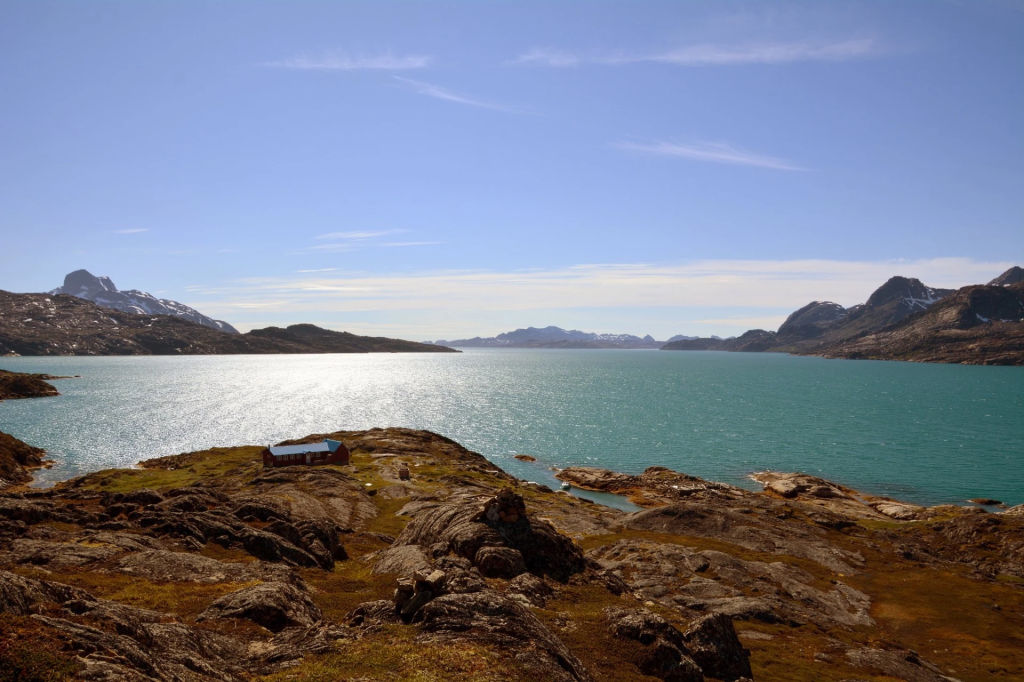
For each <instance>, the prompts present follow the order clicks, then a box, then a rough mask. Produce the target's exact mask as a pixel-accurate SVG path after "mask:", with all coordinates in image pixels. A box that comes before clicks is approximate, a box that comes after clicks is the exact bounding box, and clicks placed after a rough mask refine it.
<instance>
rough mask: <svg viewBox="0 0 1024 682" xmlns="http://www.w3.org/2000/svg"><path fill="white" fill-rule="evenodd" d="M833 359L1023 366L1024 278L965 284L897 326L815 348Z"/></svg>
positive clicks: (817, 352) (817, 353) (819, 352)
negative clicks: (1015, 281)
mask: <svg viewBox="0 0 1024 682" xmlns="http://www.w3.org/2000/svg"><path fill="white" fill-rule="evenodd" d="M814 353H815V354H816V355H823V356H825V357H833V358H870V359H876V360H914V361H917V362H956V363H964V364H972V365H1024V281H1021V282H1017V283H1015V284H1010V285H988V286H986V285H978V286H972V287H964V288H963V289H960V290H958V291H957V292H956V293H954V294H952V295H951V296H947V297H946V298H944V299H943V300H942V301H940V302H938V303H936V304H935V305H933V306H931V307H930V308H928V309H927V310H926V311H923V312H921V313H919V314H917V315H914V316H913V317H910V318H908V319H906V320H904V321H903V322H901V323H900V324H896V325H892V326H890V327H887V328H884V329H882V330H881V331H878V332H874V333H868V334H864V335H862V336H859V337H856V338H854V339H850V340H847V341H843V342H840V343H835V344H827V345H825V346H823V347H822V348H820V349H817V350H815V351H814Z"/></svg>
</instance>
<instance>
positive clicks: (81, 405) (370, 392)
mask: <svg viewBox="0 0 1024 682" xmlns="http://www.w3.org/2000/svg"><path fill="white" fill-rule="evenodd" d="M0 366H2V367H4V368H5V369H10V370H14V371H21V372H47V373H50V374H59V375H66V374H72V375H73V374H79V375H81V378H79V379H68V380H62V381H58V382H56V383H55V385H56V386H57V388H58V389H59V390H60V392H61V394H62V395H61V396H60V397H57V398H46V399H35V400H17V401H7V402H5V403H2V404H0V430H3V431H7V432H9V433H12V434H14V435H15V436H17V437H19V438H21V439H22V440H25V441H27V442H29V443H32V444H34V445H38V446H41V447H44V448H46V449H47V450H48V451H49V453H50V456H51V457H52V458H53V459H54V460H56V462H57V465H56V466H55V467H54V468H53V469H51V470H49V471H44V472H42V473H41V474H40V476H39V480H41V481H43V482H47V481H54V480H60V479H63V478H68V477H70V476H74V475H77V474H80V473H84V472H88V471H94V470H97V469H102V468H108V467H116V466H130V465H132V464H134V463H135V462H138V461H139V460H141V459H145V458H149V457H156V456H160V455H167V454H174V453H179V452H187V451H191V450H198V449H203V448H208V447H212V446H229V445H239V444H269V443H274V442H277V441H280V440H283V439H287V438H296V437H300V436H304V435H307V434H310V433H323V432H329V431H335V430H339V429H365V428H370V427H374V426H406V427H411V428H423V429H430V430H432V431H436V432H438V433H441V434H443V435H445V436H448V437H450V438H453V439H455V440H457V441H459V442H460V443H462V444H464V445H465V446H467V447H469V448H471V449H473V450H476V451H478V452H480V453H482V454H484V455H486V456H487V457H488V458H490V459H491V460H492V461H493V462H495V463H496V464H498V465H499V466H501V467H502V468H504V469H506V470H507V471H509V472H510V473H513V474H515V475H517V476H519V477H522V478H525V479H528V480H535V481H542V482H545V483H549V484H551V483H553V482H554V480H553V478H552V475H551V471H550V467H552V466H557V467H565V466H571V465H588V466H600V467H606V468H610V469H615V470H618V471H624V472H631V473H635V472H640V471H642V470H643V469H644V468H646V467H648V466H652V465H662V466H667V467H671V468H673V469H676V470H679V471H683V472H686V473H689V474H693V475H696V476H700V477H703V478H708V479H711V480H717V481H725V482H729V483H734V484H737V485H744V486H747V487H755V486H754V484H752V483H751V481H750V480H749V479H748V478H747V477H748V475H749V474H750V473H751V472H753V471H758V470H764V469H774V470H777V471H803V472H807V473H811V474H815V475H819V476H822V477H824V478H828V479H830V480H833V481H837V482H840V483H843V484H846V485H849V486H851V487H854V488H858V489H861V490H864V491H867V492H871V493H876V494H884V495H889V496H892V497H896V498H898V499H903V500H907V501H912V502H917V503H922V504H936V503H945V502H953V503H962V502H963V501H964V500H966V499H967V498H972V497H991V498H995V499H1000V500H1002V501H1004V502H1006V503H1009V504H1019V503H1022V502H1024V368H1015V367H969V366H959V365H924V364H914V363H901V362H870V361H843V360H823V359H819V358H803V357H790V356H786V355H780V354H774V353H763V354H762V353H757V354H754V353H751V354H746V353H713V352H659V351H623V350H581V351H572V350H507V349H496V350H490V349H471V350H467V351H466V352H464V353H461V354H411V353H410V354H374V355H289V356H280V355H278V356H198V357H196V356H193V357H117V358H112V357H103V358H96V357H55V358H3V361H2V362H0ZM519 453H523V454H530V455H533V456H534V457H536V458H537V459H538V461H537V462H536V463H525V462H520V461H518V460H515V459H513V455H515V454H519Z"/></svg>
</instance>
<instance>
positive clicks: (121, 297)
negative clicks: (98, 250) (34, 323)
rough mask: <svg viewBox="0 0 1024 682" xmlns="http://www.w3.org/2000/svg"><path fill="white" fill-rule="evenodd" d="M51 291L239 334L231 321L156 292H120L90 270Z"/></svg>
mask: <svg viewBox="0 0 1024 682" xmlns="http://www.w3.org/2000/svg"><path fill="white" fill-rule="evenodd" d="M50 293H51V294H68V295H69V296H76V297H78V298H84V299H86V300H88V301H92V302H93V303H96V304H98V305H101V306H103V307H105V308H113V309H114V310H121V311H123V312H126V313H134V314H136V315H174V316H175V317H180V318H183V319H186V320H188V321H189V322H195V323H196V324H201V325H203V326H204V327H210V328H211V329H217V330H219V331H222V332H227V333H228V334H237V333H238V330H237V329H235V328H234V327H232V326H231V325H230V324H228V323H227V322H224V321H222V320H214V319H212V318H210V317H207V316H206V315H203V314H202V313H200V312H199V311H198V310H195V309H194V308H190V307H188V306H187V305H185V304H184V303H178V302H177V301H171V300H169V299H166V298H157V297H156V296H153V295H152V294H147V293H146V292H144V291H138V290H135V289H128V290H127V291H119V290H118V288H117V287H116V286H114V283H113V282H112V281H111V280H110V278H109V277H96V276H95V275H93V274H92V273H90V272H89V271H88V270H75V271H74V272H71V273H68V275H67V276H66V277H64V286H60V287H57V288H56V289H54V290H53V291H51V292H50Z"/></svg>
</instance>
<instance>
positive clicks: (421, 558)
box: [373, 545, 430, 575]
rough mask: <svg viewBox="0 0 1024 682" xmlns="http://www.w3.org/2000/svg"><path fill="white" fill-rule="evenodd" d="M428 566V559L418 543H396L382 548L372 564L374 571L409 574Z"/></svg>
mask: <svg viewBox="0 0 1024 682" xmlns="http://www.w3.org/2000/svg"><path fill="white" fill-rule="evenodd" d="M429 568H430V560H429V559H428V558H427V555H426V554H425V553H424V552H423V548H422V547H420V546H419V545H396V546H392V547H388V548H387V549H385V550H383V551H382V552H381V553H380V555H379V557H378V559H377V562H376V563H375V564H374V565H373V572H374V573H395V574H398V575H411V574H412V573H414V572H416V571H419V570H423V569H429Z"/></svg>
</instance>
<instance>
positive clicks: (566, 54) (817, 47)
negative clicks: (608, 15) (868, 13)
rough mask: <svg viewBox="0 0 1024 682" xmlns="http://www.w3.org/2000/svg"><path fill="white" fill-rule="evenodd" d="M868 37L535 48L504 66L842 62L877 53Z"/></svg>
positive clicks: (553, 66)
mask: <svg viewBox="0 0 1024 682" xmlns="http://www.w3.org/2000/svg"><path fill="white" fill-rule="evenodd" d="M878 52H879V50H878V48H877V46H876V44H875V41H874V40H873V39H871V38H863V39H858V40H846V41H842V42H834V43H817V44H816V43H753V44H748V45H739V46H721V45H691V46H688V47H682V48H678V49H675V50H669V51H667V52H656V53H650V54H630V53H628V52H625V51H622V50H616V51H612V52H601V53H593V52H592V53H582V54H580V53H576V52H572V51H569V50H560V49H554V48H543V47H535V48H532V49H530V50H528V51H526V52H524V53H523V54H521V55H519V56H518V57H516V58H515V59H511V60H509V61H507V62H505V65H506V66H541V67H551V68H572V67H576V66H583V65H585V64H601V65H606V66H621V65H624V64H639V63H643V62H650V63H660V64H675V65H677V66H739V65H744V64H768V65H778V64H793V63H796V62H841V61H850V60H853V59H865V58H868V57H871V56H874V55H876V54H878Z"/></svg>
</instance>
